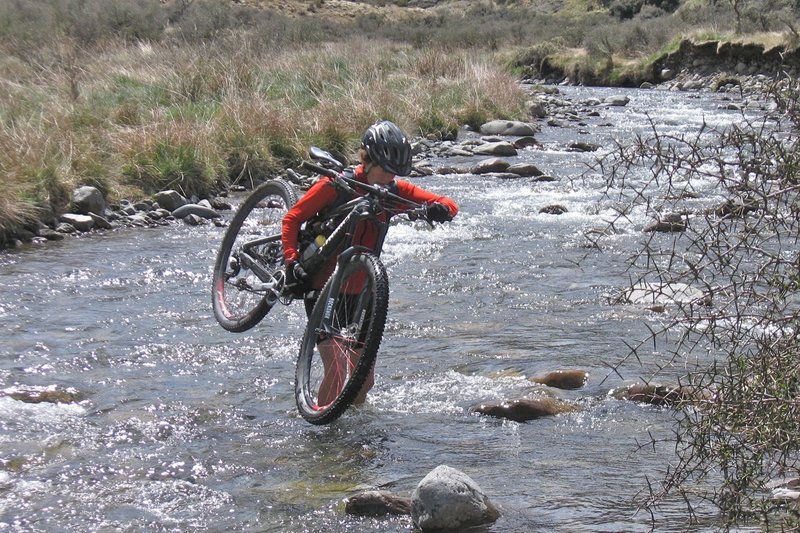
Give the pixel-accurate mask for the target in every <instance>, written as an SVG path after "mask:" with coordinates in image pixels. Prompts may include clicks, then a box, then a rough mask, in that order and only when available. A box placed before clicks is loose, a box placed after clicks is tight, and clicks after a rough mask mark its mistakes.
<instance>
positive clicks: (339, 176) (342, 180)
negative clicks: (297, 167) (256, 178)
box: [301, 147, 433, 225]
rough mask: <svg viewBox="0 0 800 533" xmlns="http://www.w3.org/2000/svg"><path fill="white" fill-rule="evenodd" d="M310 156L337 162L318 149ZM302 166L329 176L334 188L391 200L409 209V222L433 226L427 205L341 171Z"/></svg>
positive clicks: (405, 210) (304, 162) (312, 149)
mask: <svg viewBox="0 0 800 533" xmlns="http://www.w3.org/2000/svg"><path fill="white" fill-rule="evenodd" d="M309 155H310V156H311V157H312V158H314V159H316V160H321V161H330V162H335V160H334V159H333V157H332V156H330V154H328V153H327V152H325V151H323V150H320V149H319V148H316V147H312V148H311V149H310V150H309ZM301 166H302V167H303V168H305V169H307V170H310V171H312V172H315V173H317V174H319V175H321V176H328V177H329V178H331V180H332V181H333V184H334V186H336V187H338V188H340V189H342V190H345V191H347V192H349V193H352V194H354V195H357V196H372V197H373V198H377V199H378V200H382V201H383V200H390V201H392V202H396V203H398V204H401V205H404V206H405V207H406V208H407V209H404V210H403V213H405V214H406V215H407V216H408V218H409V220H418V219H423V220H426V221H427V222H428V223H429V224H431V225H433V224H432V223H431V221H430V220H428V217H427V209H428V206H427V205H426V204H419V203H417V202H413V201H411V200H408V199H406V198H403V197H402V196H399V195H397V194H394V193H392V192H390V191H388V190H387V189H386V188H385V187H381V186H379V185H370V184H368V183H362V182H360V181H357V180H354V179H352V178H348V177H347V176H345V175H344V174H343V173H342V172H341V170H334V169H330V168H326V167H324V166H322V165H319V164H316V163H312V162H311V161H303V162H302V163H301ZM340 168H341V167H340ZM360 191H367V194H364V193H362V192H360Z"/></svg>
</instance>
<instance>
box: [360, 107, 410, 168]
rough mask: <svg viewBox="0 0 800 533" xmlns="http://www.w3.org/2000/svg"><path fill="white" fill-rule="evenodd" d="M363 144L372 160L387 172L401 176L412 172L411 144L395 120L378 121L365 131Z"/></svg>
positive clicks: (362, 139)
mask: <svg viewBox="0 0 800 533" xmlns="http://www.w3.org/2000/svg"><path fill="white" fill-rule="evenodd" d="M361 145H362V146H363V147H364V149H365V150H366V151H367V155H368V156H369V159H370V161H372V162H373V163H375V164H377V165H378V166H380V167H381V168H382V169H383V170H385V171H386V172H391V173H392V174H397V175H399V176H408V175H409V174H411V144H410V143H409V142H408V139H407V138H406V135H405V133H403V131H402V130H401V129H400V128H398V127H397V125H395V124H394V123H393V122H389V121H388V120H382V121H379V122H376V123H375V124H373V125H372V126H370V127H369V128H367V131H365V132H364V136H363V137H362V138H361Z"/></svg>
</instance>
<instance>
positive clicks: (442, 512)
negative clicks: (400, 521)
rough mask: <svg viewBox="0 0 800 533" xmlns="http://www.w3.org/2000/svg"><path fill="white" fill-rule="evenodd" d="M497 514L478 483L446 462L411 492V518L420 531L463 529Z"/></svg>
mask: <svg viewBox="0 0 800 533" xmlns="http://www.w3.org/2000/svg"><path fill="white" fill-rule="evenodd" d="M499 517H500V511H498V510H497V507H495V506H494V504H493V503H492V502H491V501H490V500H489V497H488V496H486V494H485V493H484V492H483V490H481V488H480V487H479V486H478V484H477V483H475V481H473V480H472V479H471V478H470V477H469V476H467V475H466V474H464V473H463V472H461V471H459V470H456V469H455V468H452V467H450V466H447V465H440V466H437V467H436V468H435V469H433V470H432V471H431V472H430V473H429V474H428V475H427V476H425V477H424V478H423V479H422V481H420V482H419V485H417V488H416V489H414V493H413V494H412V495H411V519H412V520H413V522H414V526H415V527H417V528H419V529H420V530H422V531H441V530H445V531H447V530H450V531H463V530H465V529H467V528H470V527H475V526H480V525H484V524H489V523H492V522H494V521H495V520H497V519H498V518H499Z"/></svg>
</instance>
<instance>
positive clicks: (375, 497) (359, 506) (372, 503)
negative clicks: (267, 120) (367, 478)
mask: <svg viewBox="0 0 800 533" xmlns="http://www.w3.org/2000/svg"><path fill="white" fill-rule="evenodd" d="M345 512H346V513H347V514H350V515H355V516H385V515H410V514H411V498H409V497H407V496H398V495H397V494H394V493H391V492H389V491H385V490H370V491H367V492H362V493H360V494H356V495H355V496H351V497H350V498H348V499H347V502H346V503H345Z"/></svg>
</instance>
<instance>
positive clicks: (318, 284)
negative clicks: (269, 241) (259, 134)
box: [281, 165, 458, 289]
mask: <svg viewBox="0 0 800 533" xmlns="http://www.w3.org/2000/svg"><path fill="white" fill-rule="evenodd" d="M355 179H356V180H357V181H360V182H362V183H366V182H367V181H366V173H365V172H364V166H363V165H359V166H357V167H356V168H355ZM395 184H396V185H397V190H396V191H395V193H396V194H397V195H398V196H401V197H402V198H405V199H407V200H411V201H413V202H417V203H421V204H423V203H424V204H432V203H434V202H439V203H441V204H443V205H445V206H446V207H447V209H448V211H450V216H453V217H454V216H455V215H456V214H457V213H458V204H456V202H455V201H453V199H452V198H449V197H447V196H441V195H437V194H434V193H432V192H430V191H427V190H425V189H423V188H421V187H417V186H416V185H414V184H413V183H411V182H408V181H406V180H399V179H396V180H395ZM337 197H338V192H337V189H336V188H335V187H334V186H333V184H332V183H331V180H330V179H329V178H322V179H320V180H319V181H317V182H316V183H315V184H314V185H312V186H311V188H310V189H308V191H307V192H306V193H305V194H304V195H303V197H302V198H300V199H299V200H298V201H297V203H296V204H295V205H294V206H293V207H292V208H291V209H290V210H289V212H288V213H286V215H285V216H284V217H283V223H282V228H281V240H282V242H283V257H284V260H285V261H286V262H290V261H297V260H299V258H300V252H299V250H298V249H297V244H298V243H297V241H298V237H299V234H300V227H301V226H302V225H303V223H304V222H306V221H308V220H310V219H311V218H313V217H314V216H315V215H316V214H317V213H319V212H320V211H322V210H323V209H325V208H326V207H328V206H330V205H332V204H333V203H334V202H336V200H337ZM383 216H385V214H384V215H383ZM377 239H378V230H377V228H376V227H375V225H374V223H371V222H370V221H366V220H365V221H362V222H360V223H359V224H358V226H357V227H356V231H355V234H354V235H353V244H355V245H360V246H366V247H368V248H372V249H374V248H375V245H376V244H377ZM335 266H336V258H335V257H333V258H331V259H330V260H329V261H328V263H327V264H326V265H324V266H323V267H322V268H320V270H319V272H317V273H315V275H314V277H313V282H312V287H313V288H315V289H319V288H322V286H323V285H324V284H325V281H327V279H328V277H330V274H331V273H332V272H333V269H334V268H335Z"/></svg>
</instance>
